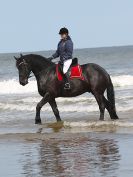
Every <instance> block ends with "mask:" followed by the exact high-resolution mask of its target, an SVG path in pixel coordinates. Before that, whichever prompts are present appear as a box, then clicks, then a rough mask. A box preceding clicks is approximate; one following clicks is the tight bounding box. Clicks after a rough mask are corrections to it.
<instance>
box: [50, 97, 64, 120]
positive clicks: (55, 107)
mask: <svg viewBox="0 0 133 177" xmlns="http://www.w3.org/2000/svg"><path fill="white" fill-rule="evenodd" d="M49 104H50V106H51V108H52V110H53V112H54V115H55V117H56V120H57V122H60V121H61V118H60V114H59V110H58V107H57V104H56V101H55V99H51V100H50V101H49Z"/></svg>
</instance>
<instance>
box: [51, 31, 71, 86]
mask: <svg viewBox="0 0 133 177" xmlns="http://www.w3.org/2000/svg"><path fill="white" fill-rule="evenodd" d="M59 34H60V35H61V40H60V42H59V43H58V47H57V50H56V52H55V53H54V54H53V55H52V56H51V57H49V58H48V59H49V60H51V61H52V60H53V59H55V58H57V57H60V62H61V64H63V73H64V76H65V86H64V89H70V80H69V75H68V69H69V67H70V65H71V63H72V54H73V42H72V40H71V38H70V36H69V31H68V29H67V28H61V29H60V31H59Z"/></svg>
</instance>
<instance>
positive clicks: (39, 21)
mask: <svg viewBox="0 0 133 177" xmlns="http://www.w3.org/2000/svg"><path fill="white" fill-rule="evenodd" d="M64 26H65V27H67V28H68V29H69V31H70V34H71V37H72V40H73V42H74V47H75V48H90V47H102V46H118V45H133V0H66V1H63V0H0V53H4V52H24V51H29V52H30V51H40V50H51V49H56V47H57V43H58V41H59V39H60V38H59V35H58V31H59V29H60V28H61V27H64Z"/></svg>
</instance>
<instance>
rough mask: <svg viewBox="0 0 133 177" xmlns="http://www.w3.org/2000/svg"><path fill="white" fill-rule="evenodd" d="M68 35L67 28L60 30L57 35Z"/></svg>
mask: <svg viewBox="0 0 133 177" xmlns="http://www.w3.org/2000/svg"><path fill="white" fill-rule="evenodd" d="M68 33H69V31H68V29H67V28H65V27H64V28H61V29H60V31H59V34H68Z"/></svg>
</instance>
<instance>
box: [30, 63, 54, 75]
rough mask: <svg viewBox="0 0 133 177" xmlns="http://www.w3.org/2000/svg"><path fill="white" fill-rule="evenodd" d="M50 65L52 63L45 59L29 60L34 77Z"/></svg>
mask: <svg viewBox="0 0 133 177" xmlns="http://www.w3.org/2000/svg"><path fill="white" fill-rule="evenodd" d="M51 65H52V63H50V62H47V61H45V60H44V61H42V62H41V61H39V60H32V62H31V70H32V72H33V73H34V75H35V77H39V75H40V74H41V71H43V73H45V71H47V70H48V68H49V67H50V66H51Z"/></svg>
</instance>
